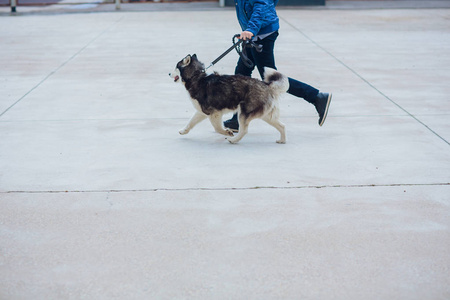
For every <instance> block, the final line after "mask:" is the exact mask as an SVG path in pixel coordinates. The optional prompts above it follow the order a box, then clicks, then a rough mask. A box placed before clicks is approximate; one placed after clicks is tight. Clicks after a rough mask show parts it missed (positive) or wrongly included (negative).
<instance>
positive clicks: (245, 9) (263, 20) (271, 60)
mask: <svg viewBox="0 0 450 300" xmlns="http://www.w3.org/2000/svg"><path fill="white" fill-rule="evenodd" d="M234 2H235V5H236V15H237V19H238V21H239V24H240V26H241V28H242V33H241V35H240V37H239V39H241V40H248V39H251V40H253V41H254V42H255V43H256V44H260V45H262V46H263V48H262V52H258V51H256V50H255V48H251V49H249V50H248V51H247V56H248V58H249V59H250V60H251V61H252V62H253V67H249V66H248V65H246V64H245V63H244V61H243V60H242V58H241V57H239V60H238V62H237V66H236V69H235V72H234V73H235V74H240V75H244V76H251V75H252V72H253V70H254V68H255V66H256V67H257V69H258V72H259V74H260V75H261V78H262V79H264V67H269V68H273V69H276V66H275V57H274V52H273V51H274V47H275V41H276V39H277V37H278V34H279V33H278V29H279V28H280V24H279V18H278V15H277V12H276V9H275V6H276V5H277V3H278V0H234ZM288 79H289V89H288V91H287V92H288V93H289V94H291V95H294V96H297V97H299V98H303V99H304V100H306V101H308V102H309V103H311V104H313V105H314V106H315V108H316V110H317V113H318V114H319V126H322V125H323V123H324V122H325V119H326V118H327V114H328V108H329V106H330V102H331V96H332V95H331V93H322V92H320V91H319V90H318V89H316V88H314V87H312V86H310V85H308V84H306V83H303V82H301V81H298V80H295V79H293V78H290V77H288ZM224 126H225V127H226V128H229V129H231V130H233V131H238V130H239V122H238V120H237V114H235V115H233V117H232V118H231V119H230V120H227V121H225V122H224Z"/></svg>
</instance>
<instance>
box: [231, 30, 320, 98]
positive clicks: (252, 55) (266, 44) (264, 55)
mask: <svg viewBox="0 0 450 300" xmlns="http://www.w3.org/2000/svg"><path fill="white" fill-rule="evenodd" d="M277 37H278V31H276V32H274V33H272V34H271V35H269V36H268V37H266V38H264V39H262V40H258V41H255V43H256V44H261V45H263V51H262V52H261V53H259V52H257V51H256V50H255V49H254V48H251V50H250V49H247V56H248V58H249V59H250V60H251V61H252V62H253V63H254V64H255V66H256V67H257V68H258V71H259V74H260V75H261V78H263V79H264V67H269V68H273V69H277V67H276V66H275V57H274V55H273V49H274V46H275V41H276V39H277ZM254 68H255V67H253V68H249V67H247V66H246V65H245V64H244V63H243V61H242V59H241V58H240V57H239V60H238V63H237V66H236V69H235V71H234V74H241V75H244V76H252V72H253V70H254ZM287 92H288V93H289V94H291V95H294V96H297V97H300V98H303V99H305V100H306V101H308V102H309V103H312V104H314V103H315V101H316V97H317V94H318V93H319V90H317V89H316V88H314V87H312V86H310V85H308V84H306V83H303V82H300V81H298V80H295V79H292V78H289V90H288V91H287Z"/></svg>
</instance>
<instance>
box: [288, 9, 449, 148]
mask: <svg viewBox="0 0 450 300" xmlns="http://www.w3.org/2000/svg"><path fill="white" fill-rule="evenodd" d="M280 19H282V20H283V21H284V22H286V23H287V24H288V25H289V26H291V27H292V28H293V29H294V30H296V31H297V32H299V33H300V34H301V35H303V36H304V37H305V38H306V39H307V40H309V41H310V42H311V43H313V44H314V45H315V46H317V47H318V48H320V49H321V50H322V51H324V52H325V53H327V54H328V55H329V56H331V57H332V58H333V59H334V60H336V61H337V62H339V63H340V64H341V65H342V66H344V67H345V68H346V69H348V70H349V71H350V72H352V73H353V74H355V75H356V76H357V77H358V78H360V79H361V80H362V81H364V82H365V83H366V84H367V85H369V86H370V87H371V88H372V89H374V90H375V91H376V92H378V93H379V94H380V95H381V96H382V97H384V98H385V99H387V100H389V101H390V102H391V103H392V104H394V105H395V106H397V107H398V108H399V109H400V110H402V111H403V112H405V113H406V114H407V115H408V116H409V117H411V118H413V119H414V120H416V121H417V122H418V123H420V124H422V125H423V126H424V127H425V128H427V129H428V130H429V131H430V132H432V133H433V134H434V135H436V136H437V137H438V138H440V139H441V140H442V141H444V142H445V143H446V144H447V145H449V146H450V142H449V141H447V140H446V139H445V138H443V137H442V136H440V135H439V134H438V133H437V132H436V131H434V130H433V129H431V128H430V127H429V126H428V125H426V124H425V123H423V122H422V121H420V120H419V119H418V118H417V117H416V116H414V115H413V114H411V113H410V112H409V111H407V110H406V109H405V108H403V107H402V106H401V105H399V104H398V103H396V102H395V101H394V100H392V99H391V98H390V97H389V96H387V95H386V94H385V93H383V92H382V91H380V90H379V89H378V88H377V87H375V86H374V85H373V84H372V83H370V82H369V81H368V80H367V79H365V78H364V77H363V76H362V75H360V74H359V73H358V72H356V71H355V70H353V69H352V68H351V67H350V66H348V65H347V64H345V63H344V62H343V61H342V60H340V59H339V58H337V57H336V56H335V55H333V54H332V53H331V52H330V51H328V50H327V49H325V48H324V47H322V46H321V45H319V44H318V43H317V42H316V41H314V40H313V39H312V38H310V37H309V36H308V35H306V34H305V33H304V32H303V31H301V30H300V29H299V28H297V27H295V26H294V25H293V24H291V23H290V22H289V21H287V20H286V19H285V18H282V17H280Z"/></svg>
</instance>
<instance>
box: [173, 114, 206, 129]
mask: <svg viewBox="0 0 450 300" xmlns="http://www.w3.org/2000/svg"><path fill="white" fill-rule="evenodd" d="M207 117H208V116H207V115H205V114H204V113H201V112H198V111H197V112H195V114H194V115H193V116H192V118H191V120H189V123H188V124H187V125H186V127H184V128H183V129H181V130H180V131H179V133H180V134H187V133H188V132H189V131H190V130H191V129H192V128H194V126H195V125H197V124H198V123H200V122H201V121H203V120H204V119H206V118H207Z"/></svg>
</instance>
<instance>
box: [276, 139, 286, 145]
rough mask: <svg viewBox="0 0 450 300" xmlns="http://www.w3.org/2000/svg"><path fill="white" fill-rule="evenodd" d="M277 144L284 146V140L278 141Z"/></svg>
mask: <svg viewBox="0 0 450 300" xmlns="http://www.w3.org/2000/svg"><path fill="white" fill-rule="evenodd" d="M277 143H278V144H286V140H278V141H277Z"/></svg>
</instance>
